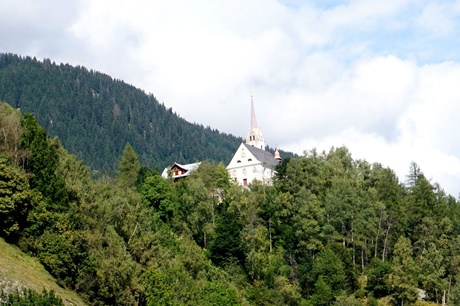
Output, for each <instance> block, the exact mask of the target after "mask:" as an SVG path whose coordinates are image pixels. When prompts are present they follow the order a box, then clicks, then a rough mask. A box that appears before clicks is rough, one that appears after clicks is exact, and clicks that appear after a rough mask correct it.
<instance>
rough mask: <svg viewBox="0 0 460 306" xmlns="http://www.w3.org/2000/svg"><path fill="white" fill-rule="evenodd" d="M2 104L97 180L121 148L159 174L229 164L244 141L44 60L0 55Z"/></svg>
mask: <svg viewBox="0 0 460 306" xmlns="http://www.w3.org/2000/svg"><path fill="white" fill-rule="evenodd" d="M0 101H4V102H7V103H9V104H10V105H11V106H13V107H15V108H20V109H21V111H22V112H23V113H32V114H34V116H35V118H36V119H37V120H38V122H39V123H40V125H41V126H42V127H44V128H45V130H46V131H47V133H48V134H49V135H50V136H52V137H53V136H57V137H59V139H60V140H61V142H62V144H63V146H64V147H65V148H66V149H67V150H68V151H69V152H70V153H72V154H75V155H76V156H77V157H78V158H80V159H82V160H83V161H85V163H86V164H87V165H89V166H90V167H91V168H92V169H93V170H95V173H99V174H101V173H102V174H111V175H112V174H113V173H114V170H115V169H116V167H117V162H118V159H119V157H120V156H121V154H122V151H123V148H124V146H125V144H126V143H127V142H129V143H130V144H131V145H132V146H133V147H134V148H135V150H136V152H138V154H139V159H140V161H141V162H142V164H144V165H147V166H148V167H150V168H157V167H158V168H159V169H163V168H164V167H166V166H167V165H172V164H173V163H174V162H179V163H192V162H196V161H201V160H205V159H209V160H213V161H217V162H219V161H222V162H224V163H228V162H229V161H230V159H231V157H232V156H233V153H234V152H235V150H236V148H237V147H238V145H239V144H240V143H241V141H242V139H241V138H237V137H235V136H232V135H229V134H225V133H221V132H219V131H217V130H215V129H211V128H210V127H203V126H202V125H199V124H192V123H189V122H187V121H186V120H184V119H183V118H180V117H179V116H177V114H176V113H174V112H173V111H172V109H171V108H167V107H165V106H164V105H163V104H160V103H159V102H158V101H157V99H156V98H155V97H154V96H153V95H152V94H146V93H145V92H144V91H142V90H140V89H138V88H135V87H134V86H131V85H129V84H126V83H125V82H123V81H121V80H114V79H112V78H111V77H110V76H108V75H106V74H103V73H100V72H97V71H94V70H88V69H86V68H85V67H81V66H77V67H72V66H70V65H68V64H60V65H58V64H55V63H54V62H51V61H50V60H49V59H45V60H43V61H39V60H37V59H36V58H31V57H21V56H18V55H14V54H1V53H0ZM248 109H249V108H248ZM282 154H283V156H292V154H290V153H286V152H282Z"/></svg>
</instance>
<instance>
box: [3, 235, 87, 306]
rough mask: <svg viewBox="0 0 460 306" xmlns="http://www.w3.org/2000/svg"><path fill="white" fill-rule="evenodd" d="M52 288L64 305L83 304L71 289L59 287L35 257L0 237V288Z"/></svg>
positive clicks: (40, 289) (36, 289)
mask: <svg viewBox="0 0 460 306" xmlns="http://www.w3.org/2000/svg"><path fill="white" fill-rule="evenodd" d="M7 288H9V289H10V290H11V289H13V290H14V289H19V290H22V289H24V288H30V289H33V290H35V291H37V292H41V291H42V290H43V289H46V290H47V291H49V290H53V291H54V292H55V293H56V295H58V296H59V297H60V298H61V299H62V301H63V302H64V304H65V305H85V303H83V301H82V300H81V298H80V297H79V296H78V295H77V294H76V293H75V292H73V291H70V290H66V289H63V288H61V287H60V286H59V285H58V284H57V283H56V280H55V279H54V278H53V277H52V276H51V275H50V274H49V273H48V272H47V271H46V270H45V268H44V267H43V265H42V264H40V263H39V262H38V260H37V259H35V258H32V257H30V256H28V255H26V254H24V253H23V252H22V251H21V250H19V248H17V247H15V246H13V245H10V244H8V243H6V242H5V241H4V240H3V239H2V238H0V289H4V290H6V289H7Z"/></svg>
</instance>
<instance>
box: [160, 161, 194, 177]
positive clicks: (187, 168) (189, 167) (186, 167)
mask: <svg viewBox="0 0 460 306" xmlns="http://www.w3.org/2000/svg"><path fill="white" fill-rule="evenodd" d="M200 164H201V162H199V163H193V164H186V165H181V164H178V163H174V165H172V166H171V167H169V168H165V169H164V170H163V173H161V176H162V177H163V178H168V177H169V175H168V171H169V169H173V168H174V167H175V166H177V167H178V168H181V169H182V170H185V171H186V172H185V173H182V174H180V175H173V176H172V177H173V178H181V177H185V176H189V175H190V173H191V172H192V171H193V170H196V169H197V168H198V167H199V166H200Z"/></svg>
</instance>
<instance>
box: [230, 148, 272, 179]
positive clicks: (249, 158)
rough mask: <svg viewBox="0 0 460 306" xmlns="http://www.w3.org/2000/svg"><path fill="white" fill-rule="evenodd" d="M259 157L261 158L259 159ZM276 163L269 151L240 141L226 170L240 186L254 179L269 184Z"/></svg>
mask: <svg viewBox="0 0 460 306" xmlns="http://www.w3.org/2000/svg"><path fill="white" fill-rule="evenodd" d="M260 151H262V152H260ZM261 157H262V158H261ZM260 158H261V159H262V160H259V159H260ZM264 159H265V160H264ZM277 163H278V161H276V160H275V158H274V157H273V156H272V155H271V154H270V152H267V151H264V150H261V149H258V148H256V147H252V146H250V145H248V144H245V143H242V144H241V145H240V146H239V148H238V150H236V153H235V155H233V158H232V160H231V161H230V163H229V164H228V166H227V170H228V172H229V174H230V177H231V178H232V179H235V180H236V181H237V183H238V184H240V185H241V186H247V185H248V184H249V183H251V182H252V181H254V180H256V179H257V180H259V181H261V182H262V183H263V184H271V183H272V177H273V174H274V166H275V165H276V164H277Z"/></svg>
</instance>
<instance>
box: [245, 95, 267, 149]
mask: <svg viewBox="0 0 460 306" xmlns="http://www.w3.org/2000/svg"><path fill="white" fill-rule="evenodd" d="M246 144H248V145H251V146H253V147H256V148H258V149H262V150H265V141H264V137H263V136H262V130H261V129H260V128H259V127H258V126H257V120H256V112H255V110H254V101H253V99H252V95H251V127H250V128H249V131H248V136H247V137H246Z"/></svg>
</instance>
